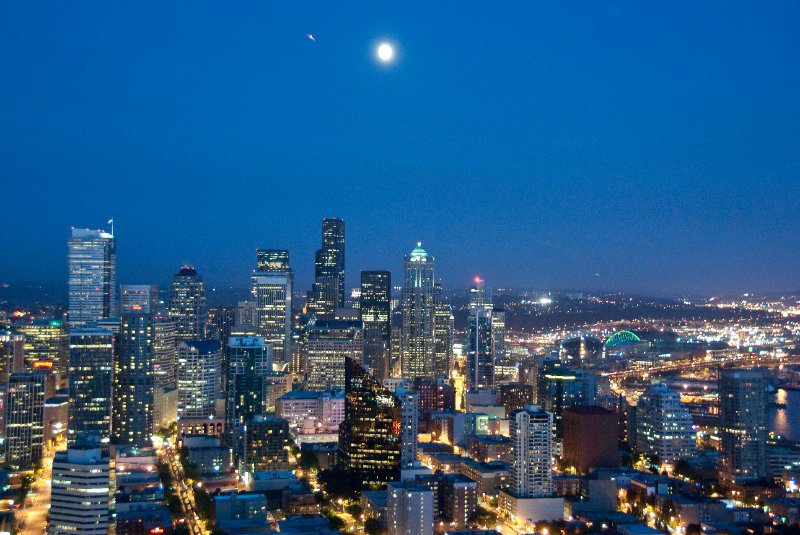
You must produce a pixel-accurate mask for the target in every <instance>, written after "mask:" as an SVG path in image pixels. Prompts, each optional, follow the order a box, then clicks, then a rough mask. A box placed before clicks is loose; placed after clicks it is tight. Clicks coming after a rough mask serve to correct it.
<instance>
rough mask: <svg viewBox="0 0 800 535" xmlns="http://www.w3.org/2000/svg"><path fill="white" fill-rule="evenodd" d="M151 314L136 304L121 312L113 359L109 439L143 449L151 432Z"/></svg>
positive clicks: (152, 384) (152, 351)
mask: <svg viewBox="0 0 800 535" xmlns="http://www.w3.org/2000/svg"><path fill="white" fill-rule="evenodd" d="M154 342H155V335H154V326H153V315H152V314H151V313H150V312H146V311H144V310H142V308H140V307H138V306H137V307H135V308H132V309H131V311H130V312H126V313H125V314H123V315H122V321H121V327H120V332H119V335H118V336H117V351H116V358H115V359H114V403H113V416H112V426H111V430H112V431H111V440H112V441H113V442H114V443H115V444H130V445H133V446H136V447H140V448H143V447H145V446H148V445H149V444H150V435H151V434H152V431H153V387H154V368H153V360H154V356H155V352H154Z"/></svg>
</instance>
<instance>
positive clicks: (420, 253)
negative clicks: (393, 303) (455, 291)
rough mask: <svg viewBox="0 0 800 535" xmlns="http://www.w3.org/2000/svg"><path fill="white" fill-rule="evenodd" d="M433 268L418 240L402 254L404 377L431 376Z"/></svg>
mask: <svg viewBox="0 0 800 535" xmlns="http://www.w3.org/2000/svg"><path fill="white" fill-rule="evenodd" d="M433 267H434V258H433V257H432V256H429V255H428V253H427V252H426V251H425V249H423V248H422V244H421V243H418V244H417V246H416V247H415V248H414V250H412V251H411V254H409V255H408V256H406V257H405V269H404V278H403V299H402V310H403V318H402V324H403V330H402V335H401V344H402V347H401V354H402V375H403V377H406V378H414V377H431V376H433V375H435V369H434V368H435V366H434V363H435V356H436V347H435V338H434V325H435V319H434V316H435V310H436V307H435V300H434V278H433Z"/></svg>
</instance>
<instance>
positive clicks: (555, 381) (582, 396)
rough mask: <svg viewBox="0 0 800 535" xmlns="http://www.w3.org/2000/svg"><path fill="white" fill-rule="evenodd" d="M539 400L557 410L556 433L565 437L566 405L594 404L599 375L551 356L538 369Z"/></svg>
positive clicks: (545, 405)
mask: <svg viewBox="0 0 800 535" xmlns="http://www.w3.org/2000/svg"><path fill="white" fill-rule="evenodd" d="M537 371H538V379H537V388H536V403H537V405H539V406H540V407H541V408H543V409H544V410H546V411H548V412H551V413H552V414H553V419H554V422H555V429H556V437H557V438H559V439H560V438H561V436H562V434H561V417H562V414H563V413H564V409H566V408H568V407H574V406H576V405H594V404H595V401H596V399H597V379H596V377H595V376H594V375H592V374H591V373H589V372H587V371H585V370H573V369H570V368H567V367H566V366H564V365H562V364H561V363H560V362H559V361H558V360H557V359H555V360H547V361H544V362H543V365H542V366H540V367H539V368H538V369H537Z"/></svg>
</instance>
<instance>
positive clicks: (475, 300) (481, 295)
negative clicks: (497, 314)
mask: <svg viewBox="0 0 800 535" xmlns="http://www.w3.org/2000/svg"><path fill="white" fill-rule="evenodd" d="M491 306H492V299H491V296H490V295H487V292H486V282H485V281H484V280H483V279H482V278H480V277H475V285H474V286H473V287H472V288H470V290H469V309H470V311H472V310H473V309H476V308H486V307H491Z"/></svg>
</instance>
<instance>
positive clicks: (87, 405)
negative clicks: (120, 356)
mask: <svg viewBox="0 0 800 535" xmlns="http://www.w3.org/2000/svg"><path fill="white" fill-rule="evenodd" d="M67 375H68V377H69V425H68V428H69V431H68V435H67V437H68V440H69V443H70V444H72V443H74V441H75V437H76V436H77V435H78V434H80V433H96V434H97V435H99V436H100V438H101V440H102V441H103V442H104V443H108V441H109V439H110V437H111V406H112V405H111V400H112V385H113V376H114V333H112V332H111V331H107V330H105V329H97V328H89V327H85V328H80V329H73V330H71V331H70V333H69V369H68V373H67Z"/></svg>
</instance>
